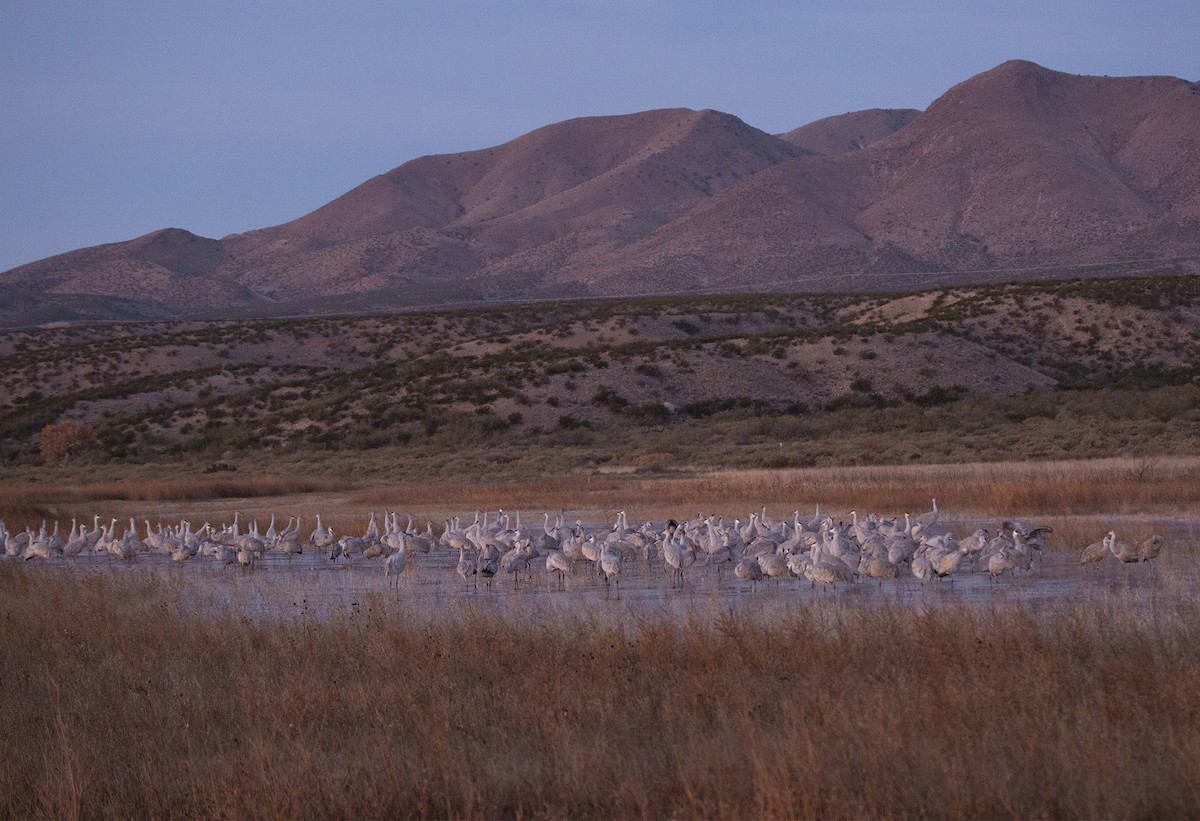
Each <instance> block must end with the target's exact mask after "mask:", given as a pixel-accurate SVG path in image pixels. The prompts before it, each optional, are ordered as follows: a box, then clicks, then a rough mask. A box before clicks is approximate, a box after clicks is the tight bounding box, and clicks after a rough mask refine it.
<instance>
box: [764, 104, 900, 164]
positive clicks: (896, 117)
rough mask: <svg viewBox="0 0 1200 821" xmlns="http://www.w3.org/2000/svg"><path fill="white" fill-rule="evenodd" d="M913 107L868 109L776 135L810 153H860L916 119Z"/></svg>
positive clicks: (817, 121)
mask: <svg viewBox="0 0 1200 821" xmlns="http://www.w3.org/2000/svg"><path fill="white" fill-rule="evenodd" d="M920 113H921V112H920V111H918V110H916V109H915V108H868V109H866V110H865V111H851V112H848V113H846V114H839V115H837V116H836V117H825V118H824V119H821V120H816V121H814V122H811V123H809V124H808V125H802V126H800V127H799V128H795V129H792V130H791V131H789V132H787V133H786V134H780V135H779V136H780V137H781V138H783V139H785V140H787V141H788V142H789V143H791V144H792V145H794V146H796V147H797V148H801V149H803V150H804V151H806V152H808V153H809V154H845V153H847V152H849V151H861V150H862V149H864V148H866V147H867V146H869V145H873V144H874V143H877V142H879V141H880V140H882V139H883V138H884V137H886V136H888V135H889V134H894V133H895V132H897V131H899V130H900V129H901V128H904V126H906V125H908V124H909V123H911V122H912V121H913V120H914V119H916V117H917V115H918V114H920Z"/></svg>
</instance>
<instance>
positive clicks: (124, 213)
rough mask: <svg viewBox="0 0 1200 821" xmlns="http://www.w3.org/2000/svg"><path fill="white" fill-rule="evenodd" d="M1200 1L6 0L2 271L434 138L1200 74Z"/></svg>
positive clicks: (396, 155) (305, 198)
mask: <svg viewBox="0 0 1200 821" xmlns="http://www.w3.org/2000/svg"><path fill="white" fill-rule="evenodd" d="M1198 44H1200V2H1196V0H1145V1H1144V2H1137V1H1136V0H1129V1H1128V2H1115V1H1114V0H1109V1H1108V2H1105V0H1069V2H1054V0H1040V2H1033V1H1032V0H1005V2H986V3H985V2H972V0H960V1H959V2H951V1H950V0H927V2H901V0H894V1H893V2H886V1H885V0H842V1H841V2H836V1H835V0H818V1H817V2H782V1H772V0H743V2H717V0H694V2H675V1H674V0H657V1H656V2H652V1H651V0H645V2H634V0H594V1H593V2H572V0H561V2H522V1H521V0H516V1H514V2H502V0H493V2H479V1H478V0H436V1H428V0H408V2H405V0H395V1H394V2H382V0H369V1H366V0H364V2H353V0H341V1H340V2H329V1H328V0H308V1H307V2H305V0H289V2H284V1H283V0H275V1H273V2H256V0H241V1H240V2H227V1H226V0H184V1H181V2H172V0H156V2H150V1H149V0H108V1H107V2H95V0H86V1H84V0H56V1H55V2H53V3H43V2H40V1H39V0H0V270H5V269H7V268H10V267H12V266H14V265H19V264H21V263H24V262H29V261H32V260H34V259H37V258H40V257H43V256H48V255H50V254H55V253H59V252H62V251H68V250H71V249H74V248H78V247H82V246H85V245H94V244H97V243H102V242H115V241H119V240H125V239H130V238H132V237H135V236H139V235H141V234H144V233H147V232H149V231H152V230H155V229H157V228H164V227H168V226H175V227H180V228H187V229H188V230H191V231H194V232H196V233H198V234H201V235H204V236H210V237H220V236H224V235H226V234H229V233H233V232H237V231H246V230H250V229H253V228H261V227H264V226H267V225H274V224H277V223H280V222H285V221H287V220H290V219H293V218H295V217H298V216H300V215H302V214H304V213H307V212H308V211H311V210H312V209H314V208H316V207H318V206H320V205H322V204H323V203H325V202H327V201H329V200H330V199H333V198H334V197H336V196H338V195H339V194H342V193H344V192H345V191H347V190H349V189H350V188H352V187H354V186H355V185H357V184H358V183H360V182H362V181H364V180H366V179H367V178H369V177H371V176H373V175H375V174H379V173H381V172H384V171H387V170H388V169H390V168H394V167H395V166H397V165H400V164H401V163H403V162H405V161H407V160H410V159H412V158H414V157H417V156H420V155H422V154H430V153H443V152H451V151H463V150H468V149H474V148H483V147H486V146H489V145H495V144H497V143H501V142H504V141H505V140H509V139H511V138H513V137H516V136H518V135H520V134H523V133H525V132H527V131H530V130H532V129H534V128H537V127H539V126H542V125H545V124H547V123H551V122H556V121H558V120H563V119H567V118H569V117H577V116H584V115H593V114H619V113H628V112H633V111H642V110H645V109H650V108H662V107H673V106H686V107H689V108H715V109H719V110H721V111H726V112H729V113H731V114H735V115H737V116H738V117H741V118H742V119H743V120H745V121H746V122H747V123H749V124H751V125H753V126H756V127H758V128H761V129H764V130H766V131H770V132H781V131H787V130H789V129H792V128H795V127H796V126H799V125H803V124H804V123H806V122H811V121H812V120H815V119H818V118H820V117H825V116H828V115H831V114H840V113H842V112H846V111H853V110H857V109H861V108H871V107H886V108H899V107H913V108H925V107H926V106H927V105H928V104H929V103H930V102H931V101H932V100H933V99H934V98H936V97H937V96H938V95H940V94H941V93H942V92H944V91H945V90H946V89H948V88H949V87H950V86H952V85H954V84H955V83H957V82H960V81H962V80H965V79H966V78H968V77H970V76H971V75H973V74H977V73H979V72H981V71H985V70H987V69H989V68H992V67H993V66H995V65H997V64H999V63H1002V62H1004V61H1005V60H1007V59H1010V58H1023V59H1028V60H1033V61H1035V62H1038V63H1040V64H1042V65H1044V66H1046V67H1047V68H1052V69H1056V70H1059V71H1067V72H1072V73H1079V74H1111V75H1124V74H1169V75H1174V76H1179V77H1185V78H1187V79H1191V80H1195V79H1200V45H1198Z"/></svg>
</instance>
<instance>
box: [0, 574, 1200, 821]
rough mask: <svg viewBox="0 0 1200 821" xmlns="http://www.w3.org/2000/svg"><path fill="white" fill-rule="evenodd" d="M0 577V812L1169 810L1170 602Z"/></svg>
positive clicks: (1176, 811) (1173, 782) (1182, 776)
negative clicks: (808, 599)
mask: <svg viewBox="0 0 1200 821" xmlns="http://www.w3.org/2000/svg"><path fill="white" fill-rule="evenodd" d="M176 584H177V582H175V581H172V580H169V579H164V578H163V577H161V576H156V575H154V574H148V573H140V572H137V571H131V572H127V573H119V574H89V573H86V572H82V571H71V570H64V569H56V570H54V571H53V572H39V571H35V570H31V569H28V568H26V567H25V566H24V565H16V564H12V563H5V564H0V624H3V625H4V628H3V634H2V638H0V641H2V650H3V658H4V665H3V676H4V682H5V685H6V698H5V699H3V700H2V701H0V747H2V748H3V749H5V750H7V751H8V756H7V758H6V761H5V766H4V767H3V768H0V795H4V796H5V800H4V802H3V803H2V804H0V816H3V817H9V818H38V817H52V818H73V817H80V816H119V817H166V816H192V817H195V816H202V817H209V818H246V817H301V816H303V817H313V816H317V817H380V816H384V817H446V818H458V817H486V818H498V817H581V818H582V817H630V818H646V817H689V818H702V817H735V818H750V817H756V818H796V817H954V818H964V817H993V818H1044V817H1055V818H1067V817H1077V818H1098V817H1108V818H1111V817H1188V816H1191V817H1194V816H1196V815H1197V814H1200V771H1198V770H1197V768H1196V767H1195V761H1196V760H1197V759H1198V758H1200V725H1198V724H1197V722H1196V721H1195V716H1196V715H1198V714H1200V607H1198V606H1197V602H1196V601H1195V600H1194V599H1193V598H1191V597H1190V596H1189V595H1188V594H1186V593H1179V592H1178V591H1176V592H1173V593H1171V594H1170V595H1162V596H1159V597H1158V598H1156V599H1155V601H1154V603H1153V605H1150V604H1147V602H1146V601H1141V602H1140V603H1139V602H1135V601H1134V600H1133V599H1132V598H1122V599H1108V598H1105V599H1102V600H1096V601H1077V602H1073V603H1071V604H1068V605H1063V607H1062V608H1061V609H1060V610H1056V611H1053V612H1050V613H1045V614H1042V615H1039V616H1037V617H1034V616H1032V615H1030V614H1029V613H1027V612H1023V611H1020V610H1012V609H1008V610H1003V611H999V612H996V611H991V610H984V609H979V610H977V609H970V608H965V607H949V608H938V607H934V608H931V609H929V610H923V611H904V612H896V611H894V610H892V609H891V608H889V607H887V606H886V605H880V606H879V607H877V608H867V609H862V608H856V609H848V608H846V607H844V606H841V605H838V604H836V603H833V602H828V603H819V604H816V605H813V606H812V607H809V608H803V609H799V610H791V609H789V610H783V609H782V608H781V609H780V610H779V612H772V613H764V614H761V617H759V616H757V615H748V614H741V615H739V614H733V613H728V612H722V611H720V610H713V611H712V612H703V611H698V612H697V614H696V615H694V616H692V617H690V618H684V619H682V620H676V621H672V620H670V619H667V618H664V617H661V616H654V617H646V616H642V617H638V616H636V615H631V614H630V613H629V612H624V611H620V610H616V609H598V610H595V611H591V612H578V611H574V612H570V613H566V612H561V611H558V610H555V611H553V612H550V611H547V612H539V611H533V612H525V613H520V612H513V613H508V612H505V613H498V612H496V611H495V609H494V607H493V606H492V605H486V604H470V603H464V604H462V605H460V606H459V607H458V608H457V609H455V608H444V609H442V611H441V612H440V613H439V614H438V615H437V616H431V615H428V614H422V613H420V612H415V611H414V610H413V609H412V608H408V607H406V606H405V605H404V604H403V603H402V600H401V602H397V601H395V600H391V599H388V598H387V597H384V596H377V597H376V596H373V597H368V599H367V600H365V601H364V602H363V604H364V605H365V606H363V607H361V608H360V609H359V610H358V611H357V612H356V613H355V614H352V615H351V616H349V617H347V618H345V619H340V620H337V621H336V622H332V623H322V622H317V623H314V622H312V621H305V620H293V621H271V620H258V619H255V620H252V619H249V618H246V617H245V616H242V615H216V616H211V617H199V616H198V615H197V613H196V612H195V607H194V606H193V607H191V608H189V607H187V606H183V605H181V604H180V603H179V599H180V592H181V591H180V590H179V589H177V588H176V587H175V585H176Z"/></svg>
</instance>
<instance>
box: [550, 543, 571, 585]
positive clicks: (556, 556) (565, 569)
mask: <svg viewBox="0 0 1200 821" xmlns="http://www.w3.org/2000/svg"><path fill="white" fill-rule="evenodd" d="M574 566H575V563H574V562H572V561H571V560H570V559H569V558H567V555H566V554H565V553H562V552H561V551H558V550H549V551H547V552H546V570H547V571H549V572H551V573H557V574H558V585H559V587H562V586H563V585H565V584H566V577H567V574H568V573H570V572H571V570H572V569H573V568H574Z"/></svg>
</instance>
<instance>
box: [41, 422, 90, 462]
mask: <svg viewBox="0 0 1200 821" xmlns="http://www.w3.org/2000/svg"><path fill="white" fill-rule="evenodd" d="M95 441H96V431H95V429H94V428H93V427H92V426H91V425H82V424H80V423H78V422H76V421H74V420H72V419H64V420H63V421H61V422H52V423H50V424H49V425H46V427H44V428H42V432H41V433H40V434H38V447H39V448H41V451H42V459H44V460H45V461H46V464H62V465H64V466H65V465H66V464H67V463H68V462H69V461H71V456H72V455H73V454H74V453H76V452H77V451H78V450H79V449H80V448H82V447H84V446H85V445H90V444H91V443H93V442H95Z"/></svg>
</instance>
